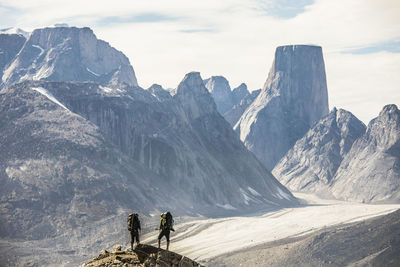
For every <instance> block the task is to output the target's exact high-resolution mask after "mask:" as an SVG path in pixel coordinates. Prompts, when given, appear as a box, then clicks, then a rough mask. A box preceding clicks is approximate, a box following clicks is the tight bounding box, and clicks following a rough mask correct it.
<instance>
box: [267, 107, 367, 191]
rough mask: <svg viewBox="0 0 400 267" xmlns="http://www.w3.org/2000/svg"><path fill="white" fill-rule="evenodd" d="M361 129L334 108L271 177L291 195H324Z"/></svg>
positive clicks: (294, 148) (308, 133)
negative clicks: (322, 193)
mask: <svg viewBox="0 0 400 267" xmlns="http://www.w3.org/2000/svg"><path fill="white" fill-rule="evenodd" d="M365 128H366V127H365V125H364V124H363V123H362V122H361V121H360V120H358V119H357V118H356V117H355V116H354V115H353V114H351V113H350V112H348V111H346V110H343V109H336V108H334V109H333V110H332V111H331V112H330V113H329V114H328V115H327V116H326V117H324V118H322V119H321V120H320V121H319V122H318V123H317V124H315V125H314V127H312V128H311V129H310V130H309V131H308V132H307V134H306V135H305V136H304V137H303V138H301V139H299V140H298V141H297V142H296V144H295V145H294V146H293V147H292V148H291V149H290V150H289V151H288V152H287V153H286V155H285V156H284V157H283V158H282V159H281V160H280V161H279V163H278V164H277V165H276V166H275V168H274V169H273V171H272V173H273V174H274V175H275V177H277V178H278V180H279V181H280V182H281V183H282V184H284V185H285V186H287V187H288V188H290V189H292V190H294V191H306V192H322V191H326V188H327V186H328V185H329V184H330V182H331V180H332V178H333V177H334V176H335V174H336V171H337V169H338V168H339V165H340V164H341V162H342V160H343V158H344V157H345V156H346V154H347V153H348V152H349V150H350V149H351V146H352V145H353V143H354V141H356V140H357V139H358V138H359V137H360V136H362V135H363V134H364V132H365Z"/></svg>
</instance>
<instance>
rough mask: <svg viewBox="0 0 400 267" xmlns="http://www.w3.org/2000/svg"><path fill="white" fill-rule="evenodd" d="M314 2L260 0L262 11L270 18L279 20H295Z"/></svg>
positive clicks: (312, 0) (308, 0)
mask: <svg viewBox="0 0 400 267" xmlns="http://www.w3.org/2000/svg"><path fill="white" fill-rule="evenodd" d="M313 3H314V0H270V1H265V0H264V1H263V0H259V5H260V9H262V10H264V11H265V13H266V14H267V15H269V16H272V17H275V18H279V19H289V18H294V17H296V16H297V15H298V14H301V13H303V12H304V11H305V7H306V6H309V5H311V4H313Z"/></svg>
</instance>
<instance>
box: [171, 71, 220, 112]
mask: <svg viewBox="0 0 400 267" xmlns="http://www.w3.org/2000/svg"><path fill="white" fill-rule="evenodd" d="M173 96H174V98H175V99H178V101H179V102H181V104H182V106H183V108H184V110H185V111H186V113H187V114H188V116H189V117H190V118H193V119H195V118H198V117H200V116H202V115H204V114H209V113H213V112H216V105H215V102H214V100H213V98H212V97H211V95H210V93H209V92H208V90H207V88H206V87H205V86H204V83H203V79H202V78H201V76H200V72H190V73H188V74H186V75H185V77H184V78H183V80H182V81H181V83H180V84H179V85H178V87H177V88H176V89H175V91H174V92H173Z"/></svg>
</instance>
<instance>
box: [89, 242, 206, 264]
mask: <svg viewBox="0 0 400 267" xmlns="http://www.w3.org/2000/svg"><path fill="white" fill-rule="evenodd" d="M82 266H83V267H100V266H102V267H104V266H132V267H134V266H138V267H139V266H140V267H143V266H180V267H201V266H203V265H200V264H199V263H197V262H195V261H193V260H191V259H189V258H187V257H185V256H182V255H179V254H177V253H174V252H172V251H166V250H163V249H158V248H155V247H153V246H149V245H144V244H140V245H138V246H137V247H136V248H135V249H134V250H133V251H123V250H121V248H120V246H118V247H117V248H116V249H115V251H114V252H108V251H107V250H104V251H103V252H102V253H101V254H100V255H99V256H97V257H96V258H95V259H93V260H91V261H89V262H87V263H85V264H83V265H82Z"/></svg>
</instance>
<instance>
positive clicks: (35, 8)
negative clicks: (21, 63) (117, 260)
mask: <svg viewBox="0 0 400 267" xmlns="http://www.w3.org/2000/svg"><path fill="white" fill-rule="evenodd" d="M282 3H284V4H285V5H282ZM4 7H7V8H8V9H9V10H10V8H11V9H12V12H7V19H5V17H4V16H0V25H7V26H19V27H21V28H23V29H27V30H32V29H33V28H38V27H43V26H47V25H51V24H54V23H60V22H66V23H68V24H69V25H71V26H89V27H91V28H93V29H94V31H95V33H96V35H97V36H98V37H99V38H101V39H103V40H106V41H107V42H109V43H110V44H111V45H113V46H114V47H115V48H117V49H119V50H121V51H123V52H124V53H125V54H126V55H127V56H128V57H129V59H130V60H131V63H132V64H133V67H134V69H135V72H136V74H137V78H138V81H139V84H140V85H142V86H143V87H148V86H150V85H151V84H153V83H159V84H162V85H163V86H164V87H175V86H177V84H178V83H179V82H180V80H181V79H182V78H183V76H184V75H185V73H187V72H189V71H192V70H197V71H200V72H201V74H202V76H203V78H207V77H209V76H211V75H224V76H225V77H226V78H227V79H228V80H229V81H230V84H231V86H232V87H236V86H238V85H239V84H240V83H242V82H246V83H247V84H248V86H249V89H251V90H254V89H258V88H260V87H262V86H263V84H264V82H265V80H266V78H267V74H268V71H269V68H270V66H271V64H272V61H273V56H274V52H275V48H276V47H277V46H279V45H285V44H317V45H321V46H322V47H323V51H324V57H325V59H326V63H327V64H326V66H327V75H328V88H329V94H330V103H331V104H334V105H337V106H338V107H343V108H347V109H348V110H350V111H353V110H355V111H354V112H355V113H356V115H358V116H360V117H362V118H363V120H364V121H366V122H368V120H369V119H370V118H372V117H373V115H372V113H371V112H370V110H374V111H373V112H374V113H376V114H375V115H377V112H378V111H375V109H366V111H362V110H364V109H365V104H362V103H360V99H364V100H363V101H364V102H363V103H366V102H368V103H369V102H370V101H374V99H375V102H374V103H376V104H375V105H376V106H379V109H380V108H381V106H382V105H383V104H382V103H383V101H389V99H382V101H381V100H379V101H378V99H380V98H379V97H377V95H378V91H377V90H380V89H377V88H384V89H383V90H385V94H387V95H393V96H394V97H393V98H392V99H391V101H394V102H395V103H400V99H399V98H398V94H397V93H396V91H399V90H396V89H398V86H397V85H398V84H399V81H398V79H397V78H396V76H397V73H399V66H400V59H399V57H398V41H399V39H400V23H399V19H398V14H400V3H399V2H398V1H397V0H394V1H392V0H382V1H375V0H337V1H325V0H316V1H311V0H301V1H292V0H285V1H284V2H281V1H278V0H265V1H261V0H219V1H215V0H202V1H182V0H169V1H165V0H152V1H151V2H149V1H138V0H115V1H103V0H97V1H95V0H85V1H77V0H70V1H54V0H36V1H31V0H18V1H14V0H2V4H1V5H0V15H4V11H3V13H2V11H1V10H2V8H3V9H4ZM8 21H13V23H15V24H16V25H9V24H8ZM382 51H386V52H382ZM346 52H347V53H346ZM368 62H379V64H369V63H368ZM350 66H351V67H350ZM344 70H346V71H344ZM372 74H373V75H372ZM384 77H385V78H384ZM372 85H375V86H372ZM363 90H364V91H363ZM366 90H368V92H367V91H366ZM361 92H362V94H361ZM369 95H371V96H372V97H371V99H366V98H364V96H369ZM364 114H365V115H364Z"/></svg>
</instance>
